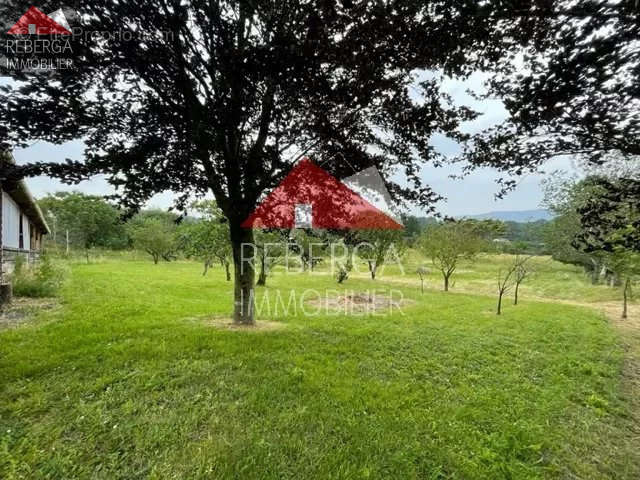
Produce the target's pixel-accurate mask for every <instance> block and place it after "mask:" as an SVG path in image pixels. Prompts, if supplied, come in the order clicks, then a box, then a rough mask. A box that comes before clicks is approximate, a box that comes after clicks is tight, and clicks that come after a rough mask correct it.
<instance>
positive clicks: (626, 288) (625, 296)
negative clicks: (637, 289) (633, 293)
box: [622, 277, 631, 320]
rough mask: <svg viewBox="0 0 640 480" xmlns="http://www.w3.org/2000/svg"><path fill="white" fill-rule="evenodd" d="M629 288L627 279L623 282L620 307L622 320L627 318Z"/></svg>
mask: <svg viewBox="0 0 640 480" xmlns="http://www.w3.org/2000/svg"><path fill="white" fill-rule="evenodd" d="M630 287H631V279H630V278H628V277H627V280H626V281H625V282H624V291H623V294H622V295H623V299H624V300H623V307H622V318H624V319H625V320H626V319H627V317H628V303H629V288H630Z"/></svg>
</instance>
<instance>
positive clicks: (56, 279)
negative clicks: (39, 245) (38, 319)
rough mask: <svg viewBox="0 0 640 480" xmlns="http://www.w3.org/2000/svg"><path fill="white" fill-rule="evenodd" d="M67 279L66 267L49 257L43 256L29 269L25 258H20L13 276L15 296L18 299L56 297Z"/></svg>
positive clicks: (17, 259)
mask: <svg viewBox="0 0 640 480" xmlns="http://www.w3.org/2000/svg"><path fill="white" fill-rule="evenodd" d="M66 277H67V268H66V266H65V265H64V264H63V263H62V262H59V261H54V260H53V259H52V258H51V257H50V256H49V255H46V254H43V255H41V257H40V260H39V261H38V263H37V264H36V265H35V266H34V267H32V268H28V266H27V264H26V261H25V258H24V257H23V256H18V257H16V263H15V268H14V271H13V274H12V276H11V282H12V284H13V294H14V295H15V296H17V297H32V298H41V297H55V296H56V295H57V293H58V291H59V290H60V287H61V286H62V284H63V283H64V281H65V278H66Z"/></svg>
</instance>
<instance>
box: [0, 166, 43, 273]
mask: <svg viewBox="0 0 640 480" xmlns="http://www.w3.org/2000/svg"><path fill="white" fill-rule="evenodd" d="M14 164H15V161H14V160H13V157H12V156H11V155H10V154H3V155H2V158H1V159H0V168H3V169H4V170H7V169H8V168H9V167H10V166H11V165H14ZM0 178H4V175H0ZM0 193H1V195H0V226H1V227H2V228H0V232H1V234H0V246H1V247H2V248H1V251H2V253H1V255H0V265H1V266H2V267H3V268H2V271H3V272H4V273H7V272H8V271H11V270H12V269H13V264H14V263H15V258H16V257H17V256H18V255H22V256H24V257H25V259H26V260H27V261H28V262H33V261H34V260H35V259H36V258H37V257H38V255H39V253H40V249H41V248H42V240H43V236H44V235H46V234H48V233H49V227H48V226H47V222H46V221H45V219H44V216H43V214H42V211H41V210H40V207H38V204H37V203H36V201H35V199H34V198H33V197H32V196H31V193H29V190H28V188H27V185H26V184H25V182H24V181H23V180H20V181H10V180H6V179H5V180H4V181H2V183H1V184H0Z"/></svg>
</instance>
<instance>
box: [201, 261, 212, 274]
mask: <svg viewBox="0 0 640 480" xmlns="http://www.w3.org/2000/svg"><path fill="white" fill-rule="evenodd" d="M210 266H211V262H210V261H209V260H205V261H204V271H203V272H202V276H203V277H204V276H205V275H206V274H207V272H208V271H209V267H210Z"/></svg>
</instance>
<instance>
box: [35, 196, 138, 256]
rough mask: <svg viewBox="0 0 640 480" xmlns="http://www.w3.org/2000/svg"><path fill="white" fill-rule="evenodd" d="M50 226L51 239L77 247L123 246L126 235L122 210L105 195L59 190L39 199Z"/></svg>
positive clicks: (57, 242)
mask: <svg viewBox="0 0 640 480" xmlns="http://www.w3.org/2000/svg"><path fill="white" fill-rule="evenodd" d="M38 205H40V208H41V209H42V212H43V214H44V216H45V218H46V219H47V223H48V224H49V227H50V228H51V237H50V240H51V241H53V242H54V243H55V244H57V245H65V243H66V240H67V233H68V236H69V243H70V245H71V246H72V247H74V248H82V249H85V250H89V249H91V248H93V247H104V248H124V247H126V246H127V236H126V233H125V229H124V222H123V220H122V218H121V212H120V211H119V210H118V209H117V208H116V207H115V206H113V205H111V204H110V203H108V202H107V201H106V200H105V199H104V198H102V197H98V196H93V195H85V194H83V193H79V192H72V193H69V192H57V193H54V194H51V195H47V196H45V197H43V198H41V199H39V200H38Z"/></svg>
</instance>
